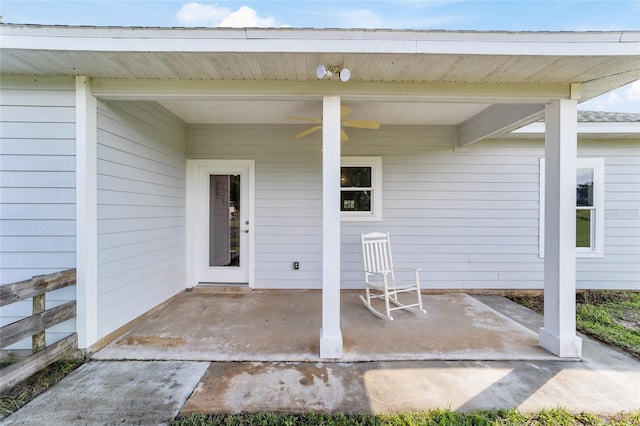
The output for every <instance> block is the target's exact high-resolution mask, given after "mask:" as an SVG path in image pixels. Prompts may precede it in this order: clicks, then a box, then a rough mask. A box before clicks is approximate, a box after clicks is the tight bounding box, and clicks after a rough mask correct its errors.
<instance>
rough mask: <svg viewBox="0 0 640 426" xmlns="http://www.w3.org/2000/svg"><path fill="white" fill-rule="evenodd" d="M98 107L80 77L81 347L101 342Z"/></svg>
mask: <svg viewBox="0 0 640 426" xmlns="http://www.w3.org/2000/svg"><path fill="white" fill-rule="evenodd" d="M97 115H98V104H97V100H96V98H95V97H94V96H93V94H92V92H91V79H90V78H88V77H85V76H77V77H76V280H77V283H76V331H77V332H78V347H79V348H80V349H88V348H89V347H90V346H91V345H93V344H94V343H96V342H97V341H98V261H97V256H98V240H97V239H98V235H97V228H98V212H97V209H98V206H97V203H98V195H97V193H98V189H97V188H98V184H97V180H98V177H97V168H98V166H97V162H98V160H97V145H98V130H97V126H98V123H97V119H98V117H97Z"/></svg>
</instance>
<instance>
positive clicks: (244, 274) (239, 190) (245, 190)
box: [194, 160, 254, 284]
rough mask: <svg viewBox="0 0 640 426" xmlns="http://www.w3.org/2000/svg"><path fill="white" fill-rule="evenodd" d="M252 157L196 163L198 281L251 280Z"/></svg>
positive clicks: (196, 261) (196, 273)
mask: <svg viewBox="0 0 640 426" xmlns="http://www.w3.org/2000/svg"><path fill="white" fill-rule="evenodd" d="M253 166H254V163H253V161H243V160H228V161H224V160H210V161H206V160H203V161H198V162H197V163H196V165H195V168H196V170H195V174H196V179H197V184H196V185H197V211H196V215H197V217H196V224H195V250H194V256H195V278H196V282H197V283H216V284H249V283H250V275H251V274H250V272H251V267H252V265H253V259H252V250H251V247H252V239H253V233H252V230H253V223H252V221H253V199H252V194H253Z"/></svg>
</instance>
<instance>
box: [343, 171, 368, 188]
mask: <svg viewBox="0 0 640 426" xmlns="http://www.w3.org/2000/svg"><path fill="white" fill-rule="evenodd" d="M340 186H341V187H343V188H353V187H356V188H371V167H341V170H340Z"/></svg>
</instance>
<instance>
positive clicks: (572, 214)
mask: <svg viewBox="0 0 640 426" xmlns="http://www.w3.org/2000/svg"><path fill="white" fill-rule="evenodd" d="M545 128H546V134H545V158H546V159H545V218H544V220H545V232H544V251H545V253H544V327H542V328H540V345H541V346H542V347H544V348H545V349H547V350H549V351H551V352H552V353H554V354H556V355H558V356H559V357H567V358H578V357H581V356H582V339H580V338H579V337H577V336H576V160H577V102H576V101H575V100H570V99H567V100H556V101H553V102H552V103H551V104H549V105H547V107H546V109H545Z"/></svg>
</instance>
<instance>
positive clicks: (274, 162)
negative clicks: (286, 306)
mask: <svg viewBox="0 0 640 426" xmlns="http://www.w3.org/2000/svg"><path fill="white" fill-rule="evenodd" d="M302 129H303V127H300V128H299V129H298V128H296V127H293V126H269V125H243V126H233V125H197V126H190V127H189V144H190V145H189V155H190V157H191V158H217V159H224V158H227V159H240V158H243V159H245V158H248V159H255V160H256V200H255V203H256V221H255V222H256V223H255V233H254V235H255V242H256V244H255V247H256V253H255V265H256V270H255V286H256V287H258V288H321V285H322V283H321V275H322V265H321V260H322V247H321V242H322V238H321V237H322V217H321V216H322V188H321V173H322V164H321V151H320V149H321V139H320V136H319V135H314V136H309V137H307V138H305V139H302V140H297V139H294V138H293V137H292V135H293V134H295V133H296V132H297V131H299V130H302ZM454 132H455V130H454V128H452V127H445V126H429V127H422V126H402V127H400V126H384V127H382V128H381V129H380V130H377V131H367V130H358V129H349V135H350V136H351V139H350V140H349V141H348V142H346V143H344V144H343V145H342V151H343V152H342V155H343V156H381V157H382V171H383V183H382V186H383V219H382V221H380V222H343V223H342V237H341V241H342V265H341V267H342V274H341V278H342V288H345V289H348V288H362V266H361V252H360V250H361V249H360V243H359V234H360V233H361V232H370V231H389V232H390V233H391V234H392V244H393V249H394V258H395V261H396V264H397V266H416V267H422V268H423V270H424V272H423V275H422V276H423V280H424V284H425V285H424V287H425V288H432V289H485V288H487V289H530V288H542V287H543V268H544V262H543V259H541V258H540V257H539V254H538V234H539V230H538V218H539V207H540V205H539V199H540V198H539V159H540V157H541V156H543V155H544V142H543V141H542V140H541V139H540V140H531V139H520V140H493V141H485V142H480V143H476V144H474V145H472V146H471V147H469V148H464V149H461V150H456V152H454V151H453V149H452V146H453V140H454V136H455V133H454ZM606 143H607V145H606V148H599V147H600V146H604V145H602V144H601V143H597V142H588V141H587V142H581V143H580V148H579V155H581V156H603V157H606V160H605V174H606V176H605V177H606V182H607V188H606V190H607V200H606V201H607V212H608V213H607V215H608V217H607V220H606V224H605V226H606V233H605V235H606V242H605V257H604V258H602V259H580V260H579V261H578V282H577V285H578V288H639V287H640V278H639V277H640V274H639V272H640V271H639V270H638V265H639V264H640V262H638V260H640V259H639V256H638V255H639V254H640V244H639V243H638V238H637V235H638V232H639V229H640V228H639V227H638V223H637V216H638V211H639V210H638V195H639V193H638V192H637V190H636V189H634V188H635V187H633V186H632V185H629V184H626V183H625V182H637V180H638V177H639V172H638V170H637V168H634V167H633V163H634V161H636V162H637V161H638V156H637V154H638V142H637V141H636V142H630V143H626V142H615V141H607V142H606ZM634 155H635V157H634ZM636 164H637V163H636ZM614 182H617V183H614ZM614 211H615V212H614ZM614 216H615V217H614ZM619 216H621V217H619ZM634 218H635V220H634ZM293 261H299V262H300V270H298V271H295V270H293V269H292V267H291V265H292V262H293Z"/></svg>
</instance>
